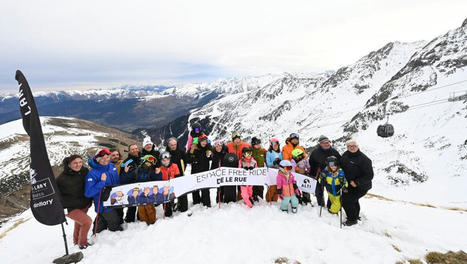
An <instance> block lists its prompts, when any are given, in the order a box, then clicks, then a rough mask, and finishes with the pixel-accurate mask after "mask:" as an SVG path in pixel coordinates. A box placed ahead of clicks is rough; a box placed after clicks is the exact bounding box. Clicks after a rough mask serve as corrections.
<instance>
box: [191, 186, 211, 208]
mask: <svg viewBox="0 0 467 264" xmlns="http://www.w3.org/2000/svg"><path fill="white" fill-rule="evenodd" d="M200 193H201V195H200ZM192 195H193V204H199V203H202V204H203V205H204V206H207V207H211V197H210V196H209V188H205V189H201V190H195V191H193V192H192Z"/></svg>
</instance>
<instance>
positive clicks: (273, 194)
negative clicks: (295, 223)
mask: <svg viewBox="0 0 467 264" xmlns="http://www.w3.org/2000/svg"><path fill="white" fill-rule="evenodd" d="M266 201H268V202H277V185H271V186H269V187H268V191H267V192H266Z"/></svg>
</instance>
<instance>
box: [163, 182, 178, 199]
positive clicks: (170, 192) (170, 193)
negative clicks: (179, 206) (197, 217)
mask: <svg viewBox="0 0 467 264" xmlns="http://www.w3.org/2000/svg"><path fill="white" fill-rule="evenodd" d="M162 191H163V192H162V195H163V196H164V201H169V200H173V199H175V193H174V187H170V186H168V185H166V186H164V189H163V190H162Z"/></svg>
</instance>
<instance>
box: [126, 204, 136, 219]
mask: <svg viewBox="0 0 467 264" xmlns="http://www.w3.org/2000/svg"><path fill="white" fill-rule="evenodd" d="M135 219H136V206H132V207H128V209H127V210H126V216H125V222H127V223H131V222H134V221H135Z"/></svg>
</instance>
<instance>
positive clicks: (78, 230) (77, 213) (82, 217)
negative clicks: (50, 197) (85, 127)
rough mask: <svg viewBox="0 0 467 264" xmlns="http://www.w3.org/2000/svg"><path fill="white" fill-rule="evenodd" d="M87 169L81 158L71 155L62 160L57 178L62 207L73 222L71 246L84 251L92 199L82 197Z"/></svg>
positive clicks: (89, 223)
mask: <svg viewBox="0 0 467 264" xmlns="http://www.w3.org/2000/svg"><path fill="white" fill-rule="evenodd" d="M88 172H89V170H88V168H86V167H84V166H83V158H81V156H79V155H71V156H69V157H66V158H65V159H64V160H63V172H62V173H61V174H60V175H59V176H58V177H57V179H56V182H57V187H58V190H59V191H60V198H61V199H60V200H61V202H62V206H63V207H64V208H66V209H67V211H68V214H67V215H66V216H68V217H69V218H71V219H73V221H75V227H74V231H73V244H75V245H78V246H79V248H80V249H85V248H87V247H88V246H90V244H89V243H88V232H89V229H90V228H91V224H92V219H91V217H90V216H88V215H87V212H88V209H89V207H90V206H91V202H92V199H90V198H88V197H86V196H84V179H85V177H86V175H87V174H88Z"/></svg>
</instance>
